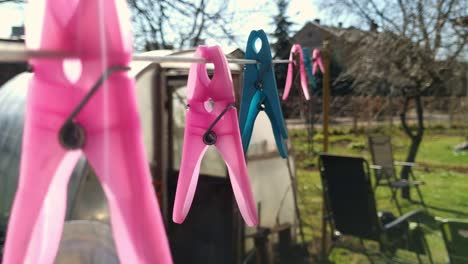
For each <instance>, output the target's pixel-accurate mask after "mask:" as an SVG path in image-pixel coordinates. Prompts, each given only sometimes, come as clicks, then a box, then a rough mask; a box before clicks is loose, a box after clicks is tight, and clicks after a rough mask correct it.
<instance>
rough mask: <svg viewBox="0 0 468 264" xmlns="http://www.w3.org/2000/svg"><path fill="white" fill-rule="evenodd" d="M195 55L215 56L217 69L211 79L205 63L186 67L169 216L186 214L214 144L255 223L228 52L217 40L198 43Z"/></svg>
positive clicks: (241, 205) (177, 219)
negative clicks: (180, 137) (176, 175)
mask: <svg viewBox="0 0 468 264" xmlns="http://www.w3.org/2000/svg"><path fill="white" fill-rule="evenodd" d="M195 56H196V57H198V58H202V59H206V60H209V61H211V62H213V64H214V66H215V70H214V74H213V77H212V78H211V79H210V78H209V77H208V75H207V72H206V67H205V64H200V63H194V64H192V66H191V68H190V72H189V79H188V80H189V81H188V83H187V86H188V92H187V93H188V95H187V102H188V109H187V114H186V119H185V122H186V125H185V130H184V143H183V151H182V159H181V163H180V173H179V179H178V182H177V190H176V196H175V202H174V210H173V215H172V219H173V221H174V222H176V223H182V222H183V221H184V220H185V217H186V216H187V214H188V212H189V210H190V206H191V204H192V201H193V197H194V195H195V191H196V187H197V180H198V177H199V173H200V166H201V161H202V159H203V155H204V154H205V152H206V150H207V149H208V147H209V146H210V145H213V146H214V147H216V149H217V150H218V152H219V153H220V154H221V157H222V158H223V159H224V161H225V163H226V165H227V167H228V171H229V178H230V182H231V185H232V188H233V192H234V196H235V198H236V200H237V204H238V206H239V210H240V212H241V215H242V217H243V218H244V220H245V221H246V223H247V225H249V226H255V225H257V223H258V215H257V210H256V206H255V200H254V197H253V193H252V190H251V186H250V180H249V177H248V174H247V166H246V164H245V157H244V153H243V149H242V142H241V136H240V131H239V123H238V118H237V111H236V108H235V107H234V101H235V98H234V88H233V84H232V78H231V72H230V69H229V66H228V64H227V60H226V57H225V56H224V54H223V51H222V50H221V48H220V47H218V46H213V47H208V46H199V47H198V48H197V50H196V52H195ZM208 102H211V103H212V109H209V108H207V106H206V105H207V104H206V103H208Z"/></svg>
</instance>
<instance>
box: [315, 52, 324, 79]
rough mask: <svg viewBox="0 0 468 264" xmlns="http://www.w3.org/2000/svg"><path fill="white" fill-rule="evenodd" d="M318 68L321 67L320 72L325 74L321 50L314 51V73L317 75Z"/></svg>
mask: <svg viewBox="0 0 468 264" xmlns="http://www.w3.org/2000/svg"><path fill="white" fill-rule="evenodd" d="M317 66H319V67H320V71H321V72H322V73H325V70H324V67H323V62H322V55H321V54H320V50H319V49H314V51H313V52H312V73H313V74H315V72H316V71H317Z"/></svg>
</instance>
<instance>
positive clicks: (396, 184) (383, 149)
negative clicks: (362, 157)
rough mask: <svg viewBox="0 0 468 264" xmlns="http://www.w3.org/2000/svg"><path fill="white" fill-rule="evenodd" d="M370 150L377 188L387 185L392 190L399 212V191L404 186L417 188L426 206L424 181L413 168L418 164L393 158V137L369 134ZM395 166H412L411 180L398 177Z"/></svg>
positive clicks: (421, 200)
mask: <svg viewBox="0 0 468 264" xmlns="http://www.w3.org/2000/svg"><path fill="white" fill-rule="evenodd" d="M368 141H369V150H370V152H371V155H372V162H373V164H372V165H371V168H372V169H374V175H375V179H376V181H375V189H376V188H377V187H378V186H387V187H389V188H390V191H391V192H392V200H394V201H395V204H396V206H397V208H398V212H399V213H400V214H401V207H400V203H399V202H398V199H397V191H398V190H401V189H403V188H416V191H417V192H418V197H419V200H420V202H421V205H422V206H423V207H424V208H425V207H426V205H425V203H424V200H423V196H422V193H421V189H420V188H419V186H420V185H423V184H424V182H422V181H418V180H416V177H415V175H414V174H413V170H412V168H413V167H415V166H416V164H415V163H411V162H400V161H395V160H393V149H392V142H391V138H390V137H389V136H387V135H369V136H368ZM395 166H402V167H408V168H410V170H409V172H410V174H409V175H410V177H411V180H404V179H398V178H397V173H396V169H395Z"/></svg>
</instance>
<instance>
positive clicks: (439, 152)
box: [290, 130, 468, 263]
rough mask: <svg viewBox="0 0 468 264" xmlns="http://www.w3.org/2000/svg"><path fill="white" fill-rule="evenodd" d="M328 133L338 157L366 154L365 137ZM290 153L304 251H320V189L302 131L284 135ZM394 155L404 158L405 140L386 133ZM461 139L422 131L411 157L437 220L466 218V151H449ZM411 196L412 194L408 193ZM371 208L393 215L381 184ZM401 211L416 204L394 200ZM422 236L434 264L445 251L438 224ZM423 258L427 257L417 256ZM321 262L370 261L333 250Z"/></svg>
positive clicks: (405, 255)
mask: <svg viewBox="0 0 468 264" xmlns="http://www.w3.org/2000/svg"><path fill="white" fill-rule="evenodd" d="M336 134H338V135H332V136H331V137H330V146H329V152H331V153H335V154H344V155H359V156H364V157H366V158H369V156H370V154H369V152H368V149H367V142H366V136H365V135H363V134H360V135H353V134H345V133H336ZM290 135H291V139H292V142H293V147H294V155H295V157H296V162H297V166H298V175H297V177H298V191H299V202H300V204H299V206H300V210H301V215H302V219H303V222H304V227H305V230H304V231H305V236H306V239H307V241H310V247H309V248H310V251H311V252H312V254H314V256H316V257H317V256H318V255H319V252H320V239H321V216H322V211H321V210H322V209H321V208H322V190H321V182H320V177H319V173H318V171H317V168H316V163H317V156H316V155H312V154H310V153H309V150H310V146H309V145H308V144H307V132H306V131H305V130H294V131H291V133H290ZM322 139H323V137H322V136H321V135H316V136H315V137H314V142H313V145H314V151H315V153H318V152H320V151H321V149H320V146H321V144H322V143H321V141H322ZM392 140H393V145H394V152H395V153H394V154H395V157H396V159H398V160H404V157H405V154H406V150H407V147H408V145H409V140H407V138H406V137H405V136H404V134H403V133H402V132H400V131H397V132H396V133H394V134H393V135H392ZM462 140H463V138H462V137H461V136H457V135H453V133H449V132H447V131H446V130H433V131H427V132H426V134H425V137H424V140H423V143H422V145H421V148H420V151H419V153H418V156H417V162H421V163H423V164H424V165H423V166H419V167H417V169H416V170H415V175H416V177H417V178H418V179H421V180H423V181H425V182H426V185H425V186H423V187H422V192H423V197H424V199H425V202H426V204H427V205H428V208H429V212H430V214H431V215H433V216H439V217H443V218H455V219H468V154H465V155H461V154H460V153H455V152H454V151H453V146H454V145H456V144H458V143H460V142H461V141H462ZM412 195H413V197H416V193H415V192H413V193H412ZM376 197H377V208H378V210H380V211H382V210H385V211H392V212H394V214H395V215H398V213H397V211H396V207H395V206H394V204H392V203H391V202H390V192H389V191H388V190H387V189H386V188H383V187H380V188H379V189H377V193H376ZM400 201H401V204H402V208H403V211H404V212H408V211H411V210H413V209H417V208H420V207H419V206H418V205H415V204H412V203H410V202H407V201H405V200H403V199H400ZM428 224H429V225H428V226H429V228H430V232H429V234H428V235H427V238H428V242H429V246H430V248H431V250H432V254H433V258H434V261H435V263H446V260H447V253H446V250H445V246H444V244H443V240H442V237H441V234H440V232H439V230H438V226H437V224H436V223H435V222H432V223H428ZM345 241H346V243H349V244H350V245H355V246H356V247H359V243H358V241H357V240H356V239H353V238H347V239H346V240H345ZM366 248H368V249H370V252H374V253H377V252H378V247H377V245H376V243H374V242H366ZM397 257H398V259H399V260H400V262H399V263H418V262H417V259H416V257H415V255H414V254H412V253H409V252H406V251H402V250H400V251H398V253H397ZM372 259H373V261H374V263H385V262H384V260H383V259H381V258H379V257H378V256H377V257H373V258H372ZM423 261H425V262H427V263H428V261H427V259H424V258H423ZM326 263H370V262H369V260H368V258H367V257H366V256H365V255H363V254H360V253H357V252H354V251H352V250H346V249H337V250H334V251H333V252H332V254H331V255H330V256H329V258H328V260H327V262H326Z"/></svg>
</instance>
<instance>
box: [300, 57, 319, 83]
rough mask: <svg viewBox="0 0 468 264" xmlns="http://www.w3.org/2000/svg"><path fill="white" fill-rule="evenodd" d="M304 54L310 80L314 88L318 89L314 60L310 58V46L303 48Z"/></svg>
mask: <svg viewBox="0 0 468 264" xmlns="http://www.w3.org/2000/svg"><path fill="white" fill-rule="evenodd" d="M302 54H304V65H305V67H306V71H307V74H308V75H309V78H310V81H311V82H312V89H313V90H316V89H317V82H316V81H315V76H314V74H313V73H312V60H311V59H310V55H311V53H310V50H309V49H308V48H302Z"/></svg>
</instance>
